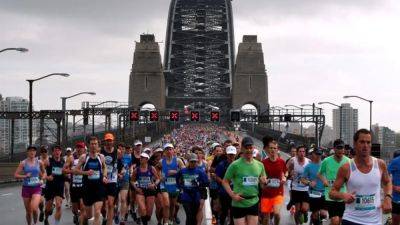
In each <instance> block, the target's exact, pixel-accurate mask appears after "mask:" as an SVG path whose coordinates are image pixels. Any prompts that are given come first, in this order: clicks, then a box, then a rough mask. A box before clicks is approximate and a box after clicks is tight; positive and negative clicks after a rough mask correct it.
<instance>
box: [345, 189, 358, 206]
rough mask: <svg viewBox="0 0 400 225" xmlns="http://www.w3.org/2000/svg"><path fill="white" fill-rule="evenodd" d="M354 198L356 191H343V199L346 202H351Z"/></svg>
mask: <svg viewBox="0 0 400 225" xmlns="http://www.w3.org/2000/svg"><path fill="white" fill-rule="evenodd" d="M355 200H356V192H355V191H354V192H353V193H343V201H344V202H345V203H347V204H351V203H352V202H354V201H355Z"/></svg>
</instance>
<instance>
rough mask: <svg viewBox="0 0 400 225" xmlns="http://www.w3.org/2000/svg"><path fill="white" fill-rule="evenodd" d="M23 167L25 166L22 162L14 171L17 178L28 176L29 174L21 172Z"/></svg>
mask: <svg viewBox="0 0 400 225" xmlns="http://www.w3.org/2000/svg"><path fill="white" fill-rule="evenodd" d="M23 168H24V163H23V162H20V163H19V165H18V167H17V169H16V170H15V173H14V177H15V179H24V178H27V177H28V175H27V174H24V175H22V174H21V172H22V169H23Z"/></svg>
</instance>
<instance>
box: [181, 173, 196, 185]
mask: <svg viewBox="0 0 400 225" xmlns="http://www.w3.org/2000/svg"><path fill="white" fill-rule="evenodd" d="M197 177H198V175H183V185H184V186H185V187H186V188H191V187H196V186H198V185H197Z"/></svg>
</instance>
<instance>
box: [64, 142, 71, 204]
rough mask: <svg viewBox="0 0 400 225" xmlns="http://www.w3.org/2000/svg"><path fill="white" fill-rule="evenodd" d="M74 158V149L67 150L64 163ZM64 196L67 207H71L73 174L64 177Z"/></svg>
mask: <svg viewBox="0 0 400 225" xmlns="http://www.w3.org/2000/svg"><path fill="white" fill-rule="evenodd" d="M71 157H72V148H70V147H68V148H66V149H65V156H64V157H63V159H64V162H67V159H68V158H71ZM64 180H65V181H64V195H65V201H66V203H65V207H67V208H69V207H71V195H70V192H71V191H70V187H71V174H66V175H65V176H64Z"/></svg>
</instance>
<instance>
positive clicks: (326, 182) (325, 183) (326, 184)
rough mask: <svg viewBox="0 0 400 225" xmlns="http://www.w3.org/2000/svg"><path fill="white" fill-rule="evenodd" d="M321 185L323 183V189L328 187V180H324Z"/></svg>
mask: <svg viewBox="0 0 400 225" xmlns="http://www.w3.org/2000/svg"><path fill="white" fill-rule="evenodd" d="M323 183H324V186H325V187H329V182H328V180H326V179H325V180H324V181H323Z"/></svg>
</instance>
